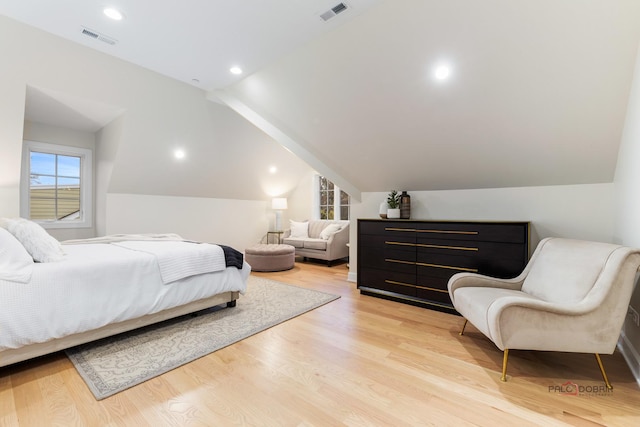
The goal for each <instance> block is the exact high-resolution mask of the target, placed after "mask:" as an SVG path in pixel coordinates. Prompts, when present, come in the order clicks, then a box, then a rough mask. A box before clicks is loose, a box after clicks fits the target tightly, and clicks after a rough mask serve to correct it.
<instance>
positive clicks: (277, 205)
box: [271, 197, 287, 210]
mask: <svg viewBox="0 0 640 427" xmlns="http://www.w3.org/2000/svg"><path fill="white" fill-rule="evenodd" d="M271 209H276V210H282V209H287V199H286V198H284V197H275V198H274V199H273V200H271Z"/></svg>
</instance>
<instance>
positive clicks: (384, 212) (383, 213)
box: [378, 201, 389, 218]
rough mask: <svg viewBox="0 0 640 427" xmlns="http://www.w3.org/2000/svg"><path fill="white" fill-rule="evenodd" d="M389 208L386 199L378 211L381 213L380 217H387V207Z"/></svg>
mask: <svg viewBox="0 0 640 427" xmlns="http://www.w3.org/2000/svg"><path fill="white" fill-rule="evenodd" d="M388 208H389V205H388V204H387V202H386V201H384V202H382V203H380V210H379V211H378V213H379V214H380V218H386V217H387V209H388Z"/></svg>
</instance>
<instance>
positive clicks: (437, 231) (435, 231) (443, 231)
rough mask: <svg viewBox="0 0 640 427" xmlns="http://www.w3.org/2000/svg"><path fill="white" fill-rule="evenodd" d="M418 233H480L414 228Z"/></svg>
mask: <svg viewBox="0 0 640 427" xmlns="http://www.w3.org/2000/svg"><path fill="white" fill-rule="evenodd" d="M416 232H418V233H437V234H473V235H476V234H480V233H478V232H477V231H456V230H416Z"/></svg>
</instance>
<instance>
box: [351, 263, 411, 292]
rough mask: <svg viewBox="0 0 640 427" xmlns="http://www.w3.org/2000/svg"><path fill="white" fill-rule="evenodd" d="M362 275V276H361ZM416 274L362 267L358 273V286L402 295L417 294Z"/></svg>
mask: <svg viewBox="0 0 640 427" xmlns="http://www.w3.org/2000/svg"><path fill="white" fill-rule="evenodd" d="M360 276H362V277H360ZM415 280H416V275H415V273H414V274H403V273H395V272H391V271H384V270H377V269H372V268H362V269H361V270H360V273H359V275H358V286H365V287H370V288H375V289H381V290H384V291H389V292H395V293H398V294H402V295H408V296H416V283H415Z"/></svg>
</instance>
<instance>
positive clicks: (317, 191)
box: [312, 174, 351, 221]
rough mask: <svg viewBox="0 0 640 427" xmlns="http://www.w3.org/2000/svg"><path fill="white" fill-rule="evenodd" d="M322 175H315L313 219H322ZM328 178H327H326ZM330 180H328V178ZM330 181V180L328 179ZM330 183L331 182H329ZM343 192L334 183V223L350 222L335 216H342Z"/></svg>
mask: <svg viewBox="0 0 640 427" xmlns="http://www.w3.org/2000/svg"><path fill="white" fill-rule="evenodd" d="M321 177H322V175H320V174H315V175H313V215H312V217H313V219H316V220H317V219H320V178H321ZM325 178H326V177H325ZM327 179H328V178H327ZM328 180H329V179H328ZM329 181H330V180H329ZM341 191H342V190H341V189H340V187H338V186H337V185H336V184H335V183H333V214H334V218H333V220H332V221H338V220H345V221H346V220H348V219H349V218H335V216H336V215H337V216H340V215H341V214H342V212H341V210H340V206H342V205H341V204H340V192H341ZM348 206H349V213H351V196H349V205H348Z"/></svg>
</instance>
